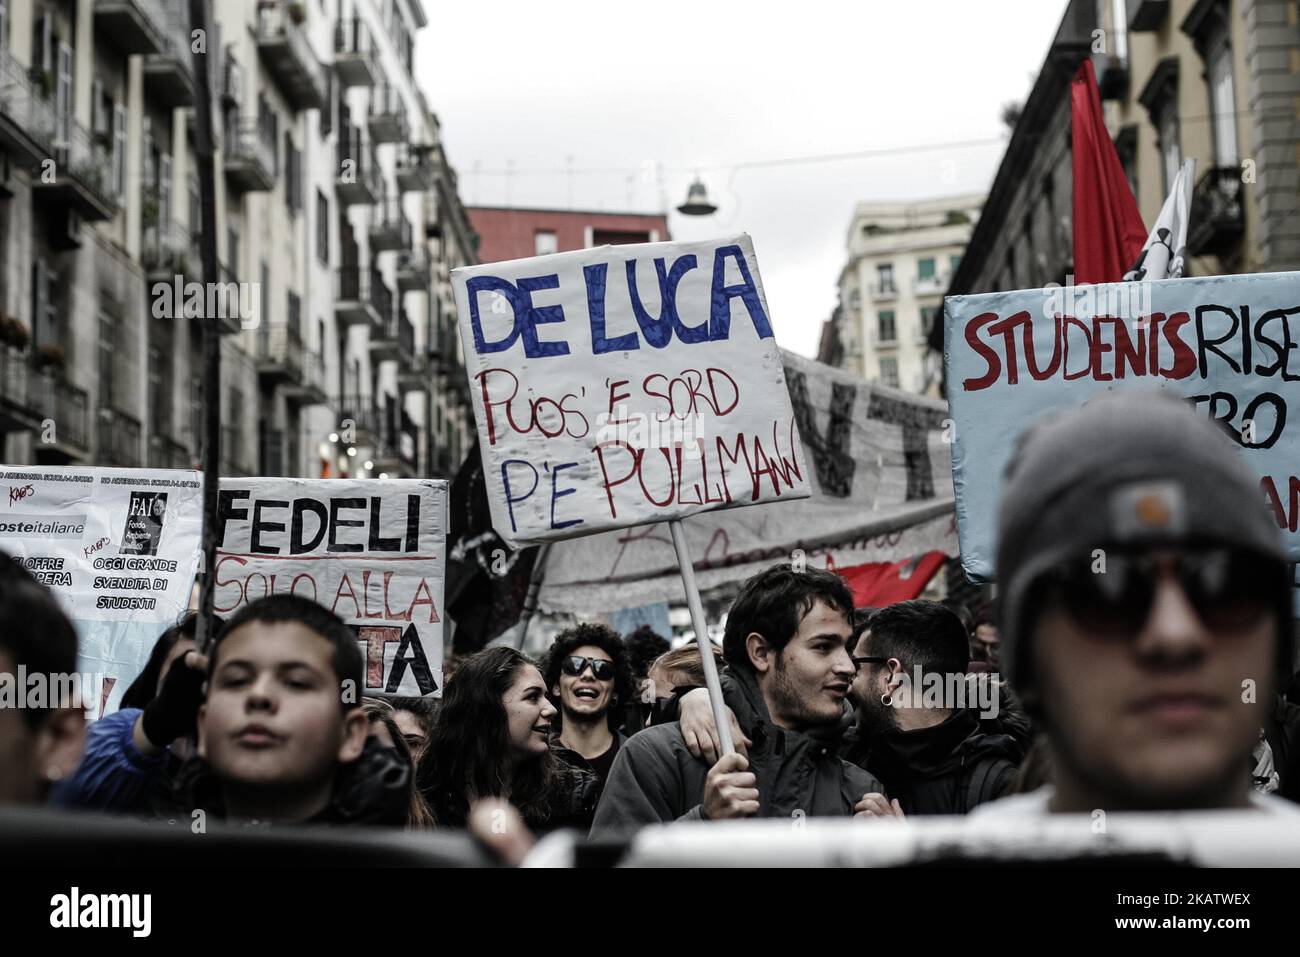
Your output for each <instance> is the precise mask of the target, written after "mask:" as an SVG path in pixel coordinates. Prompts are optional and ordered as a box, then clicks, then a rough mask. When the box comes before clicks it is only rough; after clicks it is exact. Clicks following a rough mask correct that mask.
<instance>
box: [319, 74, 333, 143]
mask: <svg viewBox="0 0 1300 957" xmlns="http://www.w3.org/2000/svg"><path fill="white" fill-rule="evenodd" d="M334 109H335V107H334V71H333V70H326V71H325V108H324V109H323V110H321V111H320V135H321V136H322V137H325V136H329V135H330V131H331V130H333V129H334Z"/></svg>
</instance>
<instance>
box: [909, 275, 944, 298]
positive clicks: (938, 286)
mask: <svg viewBox="0 0 1300 957" xmlns="http://www.w3.org/2000/svg"><path fill="white" fill-rule="evenodd" d="M914 288H915V289H916V294H917V295H918V296H934V295H937V294H939V293H941V292H943V291H945V290H946V289H947V288H948V280H947V279H946V278H944V277H942V276H937V275H935V276H917V278H916V286H915V287H914Z"/></svg>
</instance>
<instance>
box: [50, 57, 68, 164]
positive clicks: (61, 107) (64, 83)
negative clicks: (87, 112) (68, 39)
mask: <svg viewBox="0 0 1300 957" xmlns="http://www.w3.org/2000/svg"><path fill="white" fill-rule="evenodd" d="M55 82H56V86H55V88H54V89H55V96H54V115H55V123H56V125H57V128H58V131H59V139H60V141H61V143H60V145H62V146H64V147H65V148H67V147H68V146H69V145H70V144H71V142H72V47H70V46H68V45H67V44H66V43H60V44H59V67H58V78H57V80H56V81H55Z"/></svg>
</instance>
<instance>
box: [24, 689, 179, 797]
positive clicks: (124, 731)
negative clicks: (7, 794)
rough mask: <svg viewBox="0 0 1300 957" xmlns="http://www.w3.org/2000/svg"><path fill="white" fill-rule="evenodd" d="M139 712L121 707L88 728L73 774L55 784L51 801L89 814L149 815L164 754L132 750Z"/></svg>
mask: <svg viewBox="0 0 1300 957" xmlns="http://www.w3.org/2000/svg"><path fill="white" fill-rule="evenodd" d="M141 713H142V712H141V711H140V709H139V708H123V709H122V710H120V711H115V712H113V714H110V715H107V716H106V717H103V718H100V719H99V720H98V721H96V722H95V723H94V724H92V725H91V726H90V728H89V730H88V731H87V732H86V748H85V750H84V751H83V752H82V755H81V762H80V763H79V764H78V765H77V770H76V771H74V772H73V774H72V776H71V777H68V778H64V779H63V780H62V781H60V782H59V783H58V784H56V785H55V786H54V790H53V792H52V793H51V795H50V803H51V804H53V805H55V806H56V807H64V808H79V809H82V810H90V811H116V812H119V813H125V814H130V813H136V812H143V813H148V811H149V795H150V788H151V786H152V784H153V782H154V781H155V779H156V775H157V774H159V773H160V772H161V771H162V769H163V767H164V765H165V764H166V761H167V756H168V752H166V751H164V752H162V753H161V754H158V755H155V756H153V757H149V756H147V755H143V754H141V753H140V751H139V750H138V749H137V748H136V746H135V743H134V742H133V741H132V740H131V730H132V729H133V728H134V727H135V722H136V719H138V718H139V717H140V715H141Z"/></svg>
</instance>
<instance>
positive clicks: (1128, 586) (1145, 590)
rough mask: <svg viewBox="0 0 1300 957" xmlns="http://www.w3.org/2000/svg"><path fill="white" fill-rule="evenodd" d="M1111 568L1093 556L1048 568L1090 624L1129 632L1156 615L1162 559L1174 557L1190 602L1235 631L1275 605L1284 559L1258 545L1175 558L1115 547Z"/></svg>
mask: <svg viewBox="0 0 1300 957" xmlns="http://www.w3.org/2000/svg"><path fill="white" fill-rule="evenodd" d="M1105 561H1106V564H1105V571H1094V570H1093V562H1092V560H1091V559H1089V558H1080V559H1078V560H1075V561H1071V562H1067V563H1064V564H1062V565H1060V566H1058V567H1056V568H1055V569H1053V570H1051V571H1050V572H1048V574H1047V576H1046V577H1047V581H1048V582H1050V583H1051V584H1052V585H1053V586H1055V588H1056V591H1057V594H1058V595H1059V596H1060V598H1061V601H1062V604H1063V605H1064V607H1065V610H1066V612H1067V613H1068V614H1069V615H1070V617H1071V618H1073V619H1074V620H1075V621H1076V622H1077V623H1078V624H1079V625H1080V626H1082V627H1083V628H1085V629H1087V630H1089V631H1092V632H1095V633H1097V634H1098V635H1102V636H1107V637H1120V638H1127V637H1131V636H1133V635H1136V634H1137V633H1138V632H1139V631H1141V630H1142V627H1143V626H1144V625H1145V624H1146V622H1147V619H1148V618H1149V617H1150V615H1151V605H1152V603H1153V602H1154V601H1155V594H1156V588H1157V587H1158V584H1159V579H1160V569H1161V567H1168V566H1170V565H1172V572H1173V575H1174V578H1175V579H1176V580H1177V582H1178V585H1179V587H1180V588H1182V590H1183V594H1185V595H1186V596H1187V600H1188V602H1189V603H1190V604H1191V606H1192V607H1193V608H1194V609H1195V610H1196V614H1197V615H1198V616H1200V619H1201V621H1202V623H1203V624H1204V625H1205V626H1206V627H1207V628H1209V629H1210V630H1211V631H1223V632H1234V631H1240V630H1242V629H1243V628H1248V627H1250V626H1251V625H1254V624H1256V623H1257V622H1258V621H1259V620H1260V619H1261V618H1262V617H1263V616H1264V615H1265V614H1266V613H1267V612H1268V610H1269V609H1270V608H1271V607H1272V606H1273V604H1274V603H1275V601H1276V596H1277V595H1278V583H1279V580H1280V576H1281V574H1282V571H1283V569H1282V567H1281V566H1280V565H1279V564H1278V563H1277V562H1276V561H1275V560H1273V559H1270V558H1268V557H1267V556H1264V555H1260V554H1257V553H1255V552H1251V551H1246V550H1243V549H1232V548H1210V549H1195V550H1189V551H1184V552H1182V553H1180V554H1178V555H1177V556H1176V557H1173V558H1171V559H1168V560H1161V559H1157V558H1156V557H1154V556H1153V555H1151V554H1149V553H1122V552H1121V553H1108V554H1106V556H1105Z"/></svg>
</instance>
